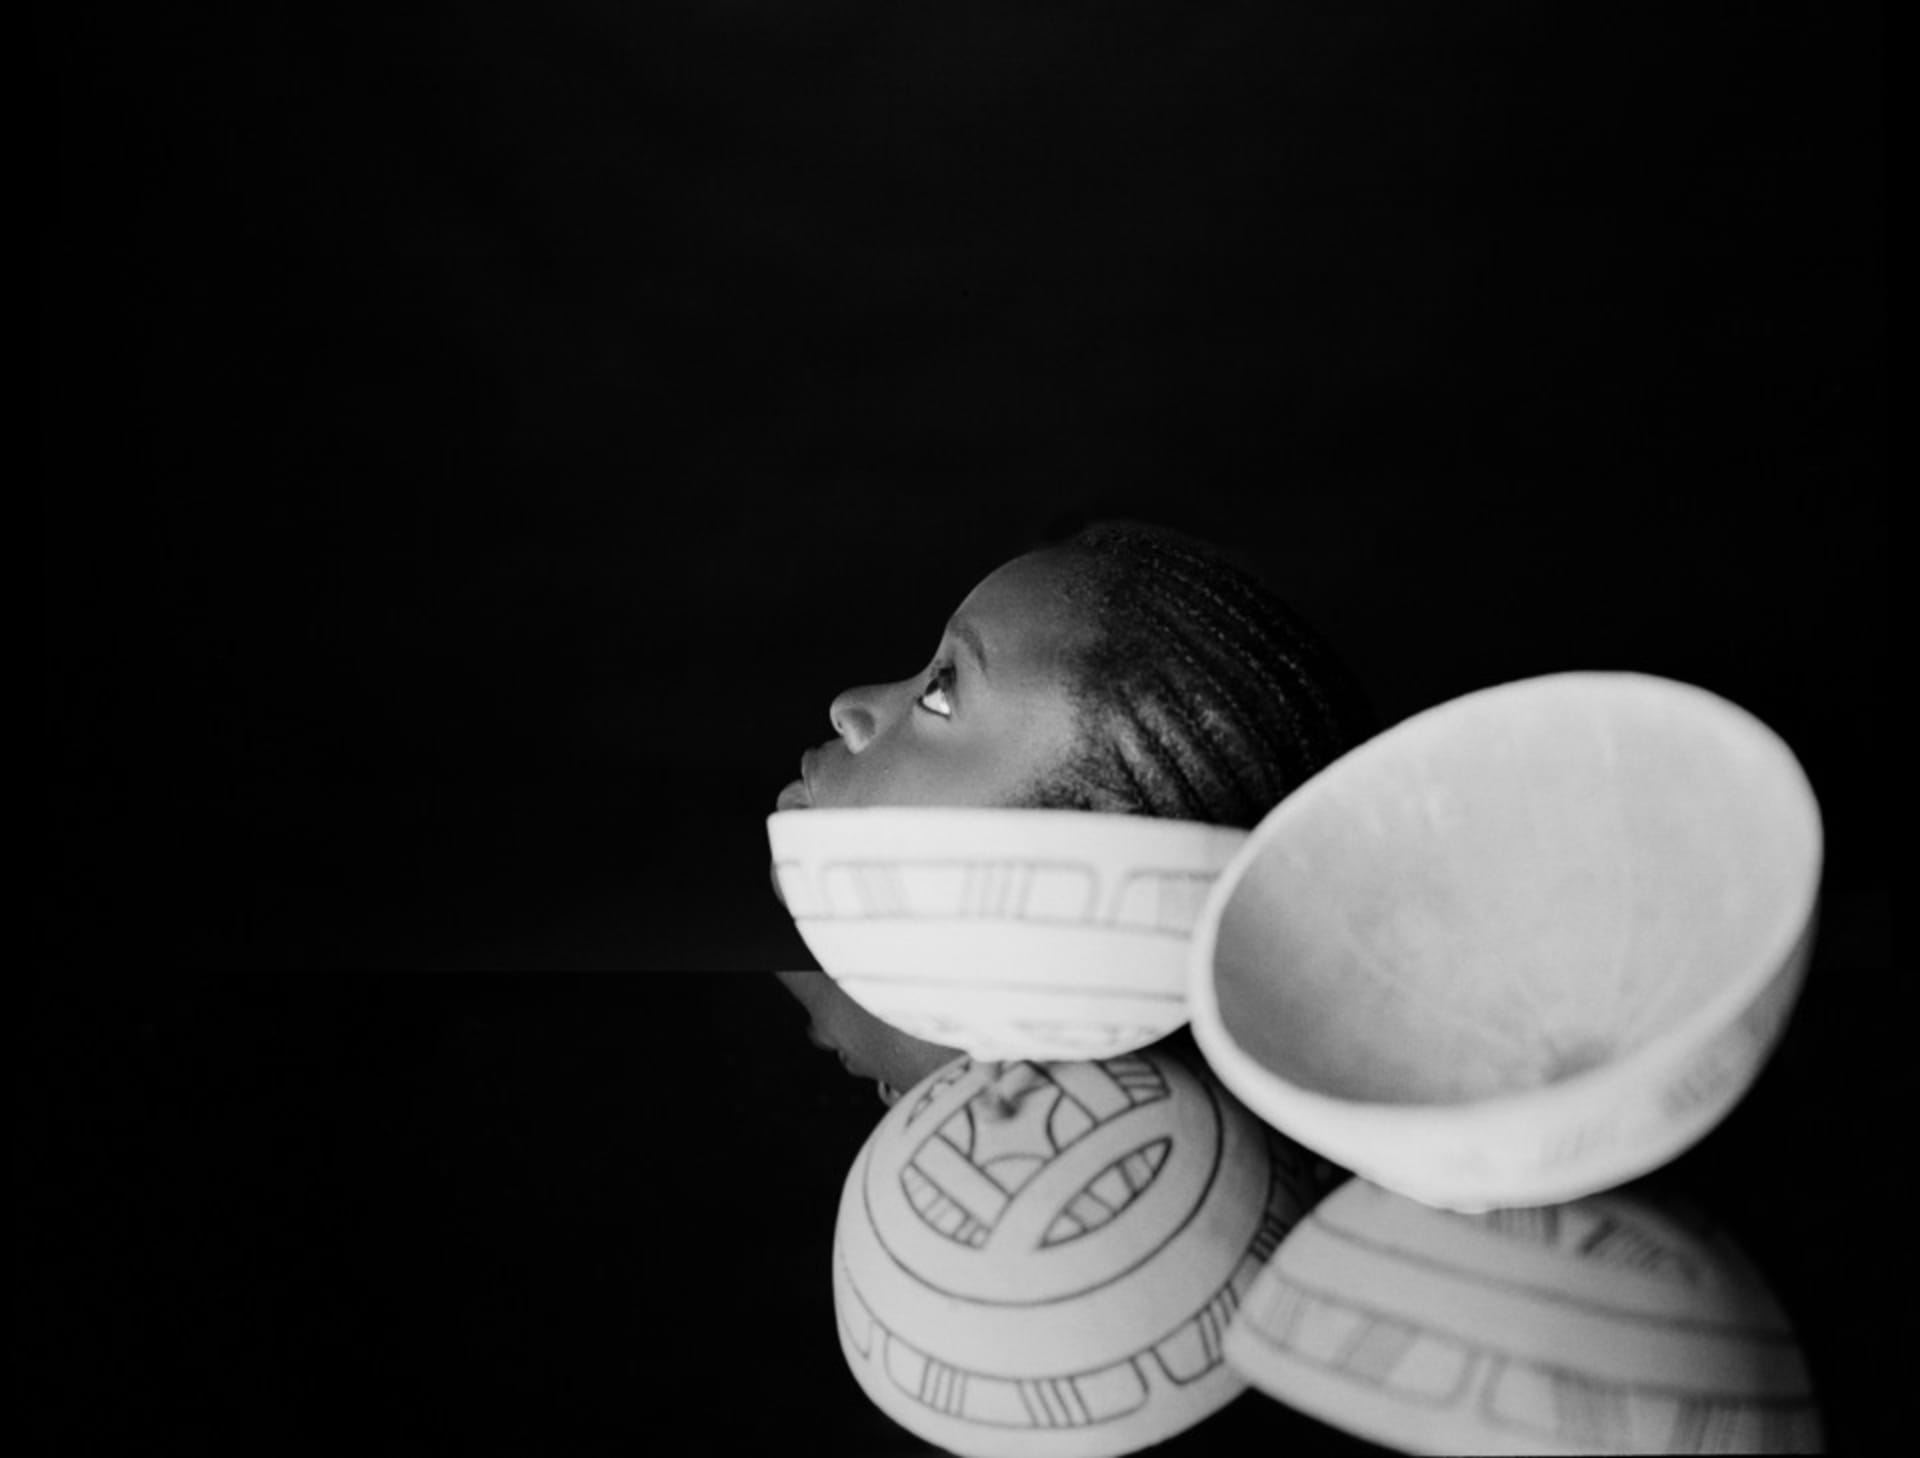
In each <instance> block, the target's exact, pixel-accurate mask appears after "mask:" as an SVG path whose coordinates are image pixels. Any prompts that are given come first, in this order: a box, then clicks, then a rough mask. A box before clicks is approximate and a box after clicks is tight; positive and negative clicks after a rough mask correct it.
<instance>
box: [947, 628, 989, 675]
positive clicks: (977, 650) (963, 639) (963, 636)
mask: <svg viewBox="0 0 1920 1458" xmlns="http://www.w3.org/2000/svg"><path fill="white" fill-rule="evenodd" d="M947 634H948V636H949V637H953V638H957V639H959V640H960V644H961V646H962V647H963V648H965V649H966V650H967V651H968V652H969V653H971V654H972V655H973V663H974V667H976V668H977V669H979V670H980V676H981V677H982V678H985V677H986V676H987V649H986V645H985V644H983V643H982V642H981V641H980V631H979V629H977V628H975V627H974V626H973V624H972V623H970V622H968V621H967V620H966V619H965V618H959V617H956V618H949V619H948V620H947Z"/></svg>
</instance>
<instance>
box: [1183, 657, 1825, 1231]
mask: <svg viewBox="0 0 1920 1458" xmlns="http://www.w3.org/2000/svg"><path fill="white" fill-rule="evenodd" d="M1820 862H1821V827H1820V816H1819V809H1818V806H1817V804H1816V802H1815V800H1814V796H1813V792H1812V789H1811V787H1810V786H1809V785H1808V783H1807V779H1806V776H1805V774H1804V773H1803V772H1802V770H1801V768H1800V765H1799V764H1798V762H1797V761H1796V760H1795V759H1794V757H1793V755H1792V753H1791V752H1790V751H1789V750H1788V748H1787V746H1786V745H1785V744H1784V743H1783V742H1782V741H1781V740H1780V739H1779V738H1778V736H1776V735H1775V734H1774V733H1773V732H1772V731H1771V730H1769V729H1768V728H1767V727H1766V726H1765V725H1764V724H1762V723H1761V722H1760V721H1759V720H1757V719H1755V718H1754V717H1753V716H1752V715H1750V714H1748V713H1747V712H1746V711H1744V710H1742V709H1740V708H1737V707H1736V706H1734V705H1733V704H1731V703H1728V702H1727V701H1726V700H1724V699H1721V698H1719V697H1717V696H1715V695H1713V694H1710V693H1708V692H1706V691H1705V690H1703V689H1699V688H1696V687H1693V686H1691V685H1688V684H1681V683H1675V682H1672V681H1670V680H1666V679H1659V678H1652V677H1648V676H1644V675H1638V674H1625V673H1573V674H1556V675H1552V676H1549V677H1545V678H1537V679H1529V680H1525V681H1523V682H1520V683H1513V684H1506V685H1503V686H1501V687H1498V688H1493V689H1488V690H1485V691H1483V692H1480V693H1475V694H1470V695H1468V696H1466V697H1464V698H1461V699H1456V700H1454V701H1452V702H1450V703H1447V704H1443V705H1441V706H1440V707H1439V708H1436V709H1433V710H1430V711H1428V712H1426V713H1423V714H1420V715H1417V716H1416V717H1414V718H1412V719H1409V720H1406V721H1405V722H1403V723H1401V724H1399V725H1397V726H1395V727H1394V728H1393V729H1391V730H1389V731H1387V732H1386V733H1384V734H1382V735H1380V736H1378V737H1376V738H1375V739H1373V740H1371V741H1369V742H1368V743H1366V744H1364V745H1362V746H1360V747H1359V748H1358V749H1356V750H1354V751H1352V752H1351V753H1350V754H1348V755H1346V756H1345V757H1343V758H1341V759H1340V760H1338V761H1336V762H1335V763H1334V764H1332V765H1330V766H1329V767H1328V768H1327V769H1325V770H1323V771H1322V772H1321V773H1320V774H1319V775H1317V776H1315V777H1314V778H1313V779H1312V780H1310V781H1308V783H1307V784H1305V785H1304V786H1302V787H1301V788H1300V789H1299V790H1298V791H1297V792H1295V793H1294V794H1293V795H1292V796H1290V797H1289V798H1288V799H1286V800H1284V801H1282V802H1281V803H1280V805H1278V806H1277V807H1276V808H1275V809H1274V810H1273V811H1272V812H1271V813H1270V814H1269V815H1268V817H1267V818H1266V820H1264V821H1263V822H1262V823H1261V824H1260V826H1259V827H1258V828H1257V829H1256V830H1255V831H1254V833H1253V835H1252V837H1251V839H1250V840H1249V842H1248V844H1247V846H1246V849H1245V851H1244V852H1243V853H1242V855H1241V856H1240V858H1239V859H1238V860H1237V861H1236V862H1235V864H1234V866H1233V867H1232V868H1231V869H1230V870H1229V871H1228V872H1227V873H1226V874H1225V875H1223V876H1222V877H1221V879H1220V881H1219V883H1218V884H1217V885H1216V886H1215V888H1214V891H1213V893H1212V896H1211V898H1210V900H1209V902H1208V905H1207V907H1206V909H1205V911H1204V912H1203V914H1202V917H1201V923H1200V926H1199V928H1198V929H1197V931H1196V933H1195V937H1194V943H1193V966H1192V973H1193V983H1192V994H1193V996H1192V1003H1193V1016H1194V1034H1195V1037H1196V1038H1197V1039H1198V1041H1199V1044H1200V1046H1201V1048H1202V1049H1203V1050H1204V1052H1205V1054H1206V1056H1207V1059H1208V1061H1209V1062H1210V1063H1211V1064H1212V1065H1213V1067H1214V1069H1215V1070H1216V1071H1217V1072H1218V1073H1219V1075H1220V1077H1221V1078H1222V1079H1223V1080H1224V1081H1225V1083H1226V1084H1227V1086H1228V1087H1229V1088H1231V1089H1233V1090H1234V1092H1235V1093H1237V1094H1238V1095H1239V1096H1240V1097H1241V1098H1242V1099H1244V1100H1245V1101H1246V1102H1247V1104H1248V1105H1249V1106H1250V1107H1251V1108H1252V1109H1253V1110H1254V1111H1255V1112H1256V1113H1258V1114H1259V1115H1260V1116H1261V1117H1262V1118H1264V1119H1267V1120H1268V1121H1270V1122H1271V1123H1272V1124H1273V1125H1274V1126H1275V1127H1276V1128H1279V1129H1281V1130H1283V1131H1285V1132H1286V1133H1289V1134H1291V1135H1292V1136H1293V1137H1294V1138H1296V1139H1298V1140H1300V1141H1301V1142H1302V1143H1305V1144H1307V1145H1309V1146H1311V1147H1313V1148H1315V1149H1318V1150H1319V1151H1320V1152H1322V1153H1323V1154H1325V1155H1326V1156H1327V1157H1328V1158H1329V1159H1332V1160H1334V1161H1336V1162H1338V1163H1340V1164H1343V1165H1345V1166H1346V1167H1347V1168H1349V1169H1352V1170H1354V1171H1355V1172H1357V1173H1360V1174H1363V1175H1365V1176H1366V1177H1367V1178H1369V1179H1371V1180H1373V1181H1374V1182H1376V1183H1378V1184H1381V1185H1384V1186H1386V1187H1387V1188H1389V1189H1393V1190H1397V1191H1399V1192H1400V1193H1402V1194H1405V1195H1409V1196H1411V1197H1413V1198H1414V1199H1416V1200H1422V1201H1426V1202H1428V1203H1430V1204H1434V1205H1440V1206H1449V1207H1452V1208H1455V1209H1461V1210H1484V1209H1488V1208H1492V1207H1495V1206H1513V1205H1536V1204H1547V1203H1551V1202H1555V1201H1562V1200H1570V1199H1574V1198H1576V1197H1578V1196H1580V1195H1584V1194H1588V1193H1591V1192H1593V1191H1596V1190H1602V1189H1606V1188H1608V1187H1609V1186H1612V1185H1616V1184H1620V1183H1622V1182H1623V1181H1625V1180H1628V1179H1631V1178H1633V1177H1634V1176H1636V1175H1639V1174H1642V1173H1645V1172H1646V1171H1647V1170H1649V1169H1652V1168H1654V1167H1655V1166H1657V1165H1659V1164H1662V1163H1664V1162H1665V1161H1667V1160H1668V1159H1671V1158H1672V1157H1673V1156H1674V1155H1675V1154H1677V1153H1679V1152H1680V1151H1681V1150H1683V1149H1685V1148H1686V1147H1687V1146H1688V1145H1690V1144H1692V1143H1693V1142H1694V1141H1695V1140H1697V1139H1699V1138H1700V1137H1701V1136H1702V1135H1703V1134H1705V1133H1706V1132H1707V1131H1708V1130H1709V1129H1711V1128H1712V1127H1713V1126H1714V1124H1716V1123H1717V1122H1718V1121H1719V1120H1720V1119H1721V1118H1722V1117H1723V1116H1724V1115H1725V1114H1726V1113H1727V1111H1728V1110H1729V1109H1730V1108H1732V1106H1733V1105H1734V1103H1735V1102H1736V1101H1737V1100H1738V1099H1739V1098H1740V1096H1741V1095H1742V1094H1743V1093H1744V1092H1745V1090H1746V1089H1747V1087H1748V1086H1749V1085H1750V1084H1751V1082H1752V1081H1753V1079H1754V1077H1755V1075H1756V1074H1757V1072H1758V1070H1759V1068H1760V1066H1761V1064H1762V1062H1763V1061H1764V1060H1765V1058H1766V1056H1767V1054H1768V1053H1769V1052H1770V1051H1771V1049H1772V1047H1773V1044H1774V1042H1775V1041H1776V1040H1777V1038H1778V1036H1779V1033H1780V1030H1781V1028H1782V1027H1783V1025H1784V1024H1785V1022H1786V1018H1787V1015H1788V1013H1789V1011H1790V1009H1791V1007H1792V1005H1793V1001H1794V998H1795V996H1796V995H1797V993H1798V990H1799V987H1800V983H1801V980H1802V977H1803V974H1804V972H1805V970H1806V965H1807V959H1808V957H1809V955H1810V951H1811V946H1812V940H1813V925H1814V911H1815V899H1816V894H1817V889H1818V882H1819V873H1820Z"/></svg>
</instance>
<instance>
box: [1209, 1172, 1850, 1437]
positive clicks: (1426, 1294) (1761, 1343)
mask: <svg viewBox="0 0 1920 1458" xmlns="http://www.w3.org/2000/svg"><path fill="white" fill-rule="evenodd" d="M1226 1351H1227V1359H1228V1361H1229V1362H1230V1363H1232V1364H1233V1366H1234V1367H1235V1369H1236V1370H1238V1371H1239V1372H1240V1373H1242V1374H1243V1375H1244V1376H1245V1377H1246V1378H1247V1379H1248V1380H1249V1381H1250V1382H1251V1383H1253V1384H1254V1385H1255V1386H1256V1387H1258V1388H1259V1389H1260V1390H1261V1391H1263V1392H1265V1393H1267V1394H1268V1395H1269V1396H1271V1397H1274V1398H1277V1399H1278V1400H1280V1401H1281V1402H1284V1403H1286V1404H1287V1405H1288V1406H1290V1407H1293V1408H1297V1409H1298V1410H1300V1411H1302V1412H1306V1413H1309V1414H1311V1415H1313V1416H1314V1417H1317V1418H1320V1419H1321V1420H1323V1421H1325V1422H1328V1423H1331V1424H1333V1425H1334V1426H1336V1427H1339V1428H1343V1429H1345V1430H1346V1431H1348V1432H1351V1433H1354V1434H1357V1435H1358V1436H1360V1437H1363V1438H1367V1439H1369V1440H1371V1441H1373V1442H1377V1443H1384V1444H1387V1445H1389V1446H1391V1447H1395V1448H1400V1449H1403V1450H1406V1451H1409V1452H1415V1453H1698V1452H1711V1453H1817V1452H1819V1451H1820V1450H1821V1441H1822V1436H1821V1423H1820V1417H1819V1411H1818V1408H1817V1406H1816V1404H1815V1401H1814V1395H1813V1389H1812V1386H1811V1383H1810V1379H1809V1377H1808V1372H1807V1366H1806V1362H1805V1360H1804V1358H1803V1356H1802V1354H1801V1350H1800V1347H1799V1344H1798V1342H1797V1341H1796V1340H1795V1338H1794V1335H1793V1332H1792V1329H1791V1327H1790V1325H1789V1324H1788V1320H1787V1317H1786V1315H1785V1314H1784V1313H1783V1312H1782V1310H1781V1309H1780V1306H1779V1304H1778V1303H1777V1302H1776V1301H1775V1299H1774V1297H1773V1295H1772V1293H1771V1292H1769V1291H1768V1290H1767V1287H1766V1284H1765V1282H1764V1281H1763V1279H1762V1278H1761V1276H1760V1274H1759V1273H1758V1272H1757V1271H1756V1270H1755V1269H1754V1268H1753V1266H1752V1265H1751V1263H1750V1262H1749V1261H1748V1260H1747V1259H1746V1258H1745V1256H1744V1255H1743V1254H1742V1253H1741V1252H1740V1251H1739V1250H1738V1248H1737V1247H1735V1246H1734V1245H1733V1244H1732V1243H1731V1242H1730V1241H1729V1240H1727V1239H1726V1237H1725V1236H1724V1235H1720V1234H1716V1233H1714V1232H1713V1231H1711V1230H1710V1229H1708V1228H1705V1227H1704V1225H1703V1222H1700V1221H1698V1220H1697V1218H1694V1217H1679V1218H1677V1217H1676V1215H1675V1214H1674V1213H1672V1212H1669V1211H1668V1210H1665V1209H1663V1208H1662V1207H1661V1206H1659V1205H1658V1204H1655V1203H1653V1202H1651V1201H1649V1200H1647V1199H1645V1198H1644V1197H1640V1196H1635V1195H1628V1194H1624V1193H1614V1194H1607V1195H1596V1196H1591V1197H1589V1198H1588V1199H1585V1200H1580V1201H1576V1202H1574V1203H1572V1204H1568V1205H1559V1206H1545V1207H1540V1208H1533V1209H1524V1210H1500V1211H1494V1212H1491V1213H1489V1214H1481V1215H1464V1214H1459V1213H1455V1212H1451V1211H1442V1210H1435V1209H1432V1208H1431V1207H1428V1206H1425V1205H1420V1204H1417V1203H1415V1202H1414V1201H1411V1200H1407V1199H1405V1198H1403V1197H1401V1196H1398V1195H1394V1194H1391V1193H1389V1192H1387V1191H1385V1190H1382V1189H1380V1188H1379V1187H1378V1186H1375V1185H1371V1184H1368V1183H1366V1182H1365V1181H1362V1180H1354V1181H1351V1182H1350V1183H1348V1184H1347V1185H1345V1186H1343V1187H1341V1188H1340V1189H1339V1190H1337V1191H1335V1192H1334V1193H1333V1194H1332V1195H1330V1196H1328V1197H1327V1198H1326V1199H1325V1200H1324V1201H1322V1202H1321V1203H1320V1204H1319V1206H1317V1207H1316V1208H1315V1210H1314V1211H1313V1213H1312V1214H1311V1215H1309V1216H1308V1217H1307V1218H1306V1219H1305V1220H1303V1221H1302V1222H1300V1224H1299V1225H1298V1226H1297V1227H1296V1228H1295V1229H1294V1230H1293V1232H1292V1233H1291V1234H1289V1235H1288V1236H1287V1238H1286V1239H1285V1240H1284V1241H1282V1242H1281V1246H1280V1251H1279V1253H1278V1254H1277V1255H1276V1256H1275V1257H1274V1259H1273V1260H1272V1261H1271V1262H1270V1263H1269V1264H1268V1265H1267V1267H1266V1268H1265V1269H1264V1270H1263V1271H1262V1272H1261V1274H1260V1277H1259V1279H1258V1280H1257V1281H1256V1282H1255V1283H1254V1288H1253V1290H1252V1292H1251V1293H1250V1294H1249V1295H1248V1298H1247V1300H1246V1302H1245V1304H1244V1305H1243V1307H1242V1309H1241V1311H1240V1313H1239V1315H1238V1316H1237V1317H1236V1318H1235V1320H1234V1324H1233V1327H1232V1329H1231V1330H1230V1332H1229V1333H1228V1336H1227V1344H1226Z"/></svg>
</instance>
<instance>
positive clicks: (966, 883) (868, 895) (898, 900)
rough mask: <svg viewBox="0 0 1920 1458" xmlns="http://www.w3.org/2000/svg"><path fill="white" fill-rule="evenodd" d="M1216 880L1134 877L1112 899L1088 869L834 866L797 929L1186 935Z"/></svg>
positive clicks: (972, 863) (1051, 865)
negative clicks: (998, 924) (1003, 924)
mask: <svg viewBox="0 0 1920 1458" xmlns="http://www.w3.org/2000/svg"><path fill="white" fill-rule="evenodd" d="M1218 878H1219V873H1218V872H1215V871H1194V870H1188V869H1155V868H1135V869H1133V870H1129V871H1128V872H1126V873H1125V875H1123V876H1121V877H1120V878H1119V879H1118V882H1117V884H1116V885H1115V886H1114V887H1113V889H1112V891H1111V893H1108V892H1107V890H1106V888H1105V887H1104V886H1103V884H1102V876H1101V872H1100V868H1099V867H1098V866H1096V865H1094V864H1093V863H1091V862H1086V861H1070V860H1034V859H1025V858H1017V857H1008V858H1002V859H996V860H977V859H975V860H951V859H924V860H902V859H897V858H896V859H888V860H874V861H867V860H835V861H828V862H826V863H825V864H824V865H822V866H821V868H820V888H821V892H822V895H821V897H820V899H819V901H818V902H817V903H813V902H811V900H810V899H809V900H805V901H803V902H802V903H801V905H802V906H803V907H804V911H799V910H796V915H798V916H800V917H801V919H803V920H822V921H830V920H861V921H879V920H888V921H897V920H920V919H933V920H950V919H977V920H988V921H1014V922H1035V923H1055V924H1065V925H1099V926H1107V927H1111V928H1116V929H1118V928H1125V929H1127V930H1131V931H1138V932H1143V933H1147V934H1150V935H1157V936H1174V937H1185V936H1188V935H1189V934H1190V933H1191V932H1192V931H1193V928H1194V925H1195V924H1196V922H1197V921H1198V920H1199V915H1200V909H1201V907H1202V906H1204V905H1205V903H1206V899H1207V893H1208V892H1209V891H1211V890H1212V888H1213V883H1214V882H1215V881H1216V880H1217V879H1218Z"/></svg>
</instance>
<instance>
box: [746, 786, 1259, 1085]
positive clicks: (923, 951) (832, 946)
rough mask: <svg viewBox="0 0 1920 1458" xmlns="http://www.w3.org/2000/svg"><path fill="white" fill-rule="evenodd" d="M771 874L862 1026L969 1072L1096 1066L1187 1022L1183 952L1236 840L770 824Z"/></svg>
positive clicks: (1110, 830) (1063, 822)
mask: <svg viewBox="0 0 1920 1458" xmlns="http://www.w3.org/2000/svg"><path fill="white" fill-rule="evenodd" d="M767 834H768V840H769V842H770V843H771V845H772V849H773V859H774V874H775V876H776V877H777V878H778V880H779V884H780V892H781V896H782V897H783V899H784V900H785V901H786V905H787V910H788V911H789V912H790V913H791V914H792V916H793V919H794V924H795V926H796V927H797V928H798V929H799V932H800V936H801V938H802V939H803V940H804V941H805V942H806V944H807V947H808V949H809V950H810V951H812V953H813V955H814V956H815V957H816V958H818V959H819V962H820V966H821V968H822V970H824V971H825V972H826V973H827V974H828V975H829V976H831V977H833V978H834V979H835V980H836V981H837V982H838V983H839V984H840V986H841V987H843V988H844V989H845V990H846V992H847V993H848V994H849V995H850V996H851V997H852V998H853V999H854V1000H855V1001H856V1002H858V1003H860V1004H861V1005H862V1006H863V1007H865V1008H866V1009H867V1010H868V1011H869V1012H871V1013H873V1014H875V1015H876V1016H878V1017H880V1018H882V1019H884V1020H885V1021H887V1022H889V1023H891V1024H893V1025H894V1026H895V1027H897V1028H900V1029H901V1030H903V1031H904V1032H908V1033H911V1034H914V1035H915V1036H917V1037H921V1038H925V1039H927V1040H928V1041H930V1042H934V1043H942V1044H945V1045H947V1046H949V1047H953V1048H960V1049H963V1050H964V1051H966V1052H968V1053H970V1054H972V1055H973V1056H975V1057H977V1058H980V1059H982V1060H985V1061H1004V1060H1013V1059H1022V1058H1034V1059H1080V1058H1098V1057H1106V1056H1109V1055H1111V1054H1114V1053H1121V1052H1126V1051H1128V1050H1130V1049H1134V1048H1141V1047H1145V1046H1146V1045H1147V1044H1149V1043H1152V1042H1155V1041H1157V1040H1158V1039H1160V1038H1162V1037H1165V1036H1166V1035H1167V1034H1168V1033H1170V1032H1173V1031H1174V1030H1175V1029H1177V1028H1179V1027H1181V1026H1183V1025H1184V1024H1185V1023H1186V1021H1187V943H1188V940H1189V938H1190V937H1191V935H1192V931H1193V926H1194V921H1195V919H1196V917H1197V916H1198V915H1199V911H1200V907H1201V905H1202V904H1203V903H1204V902H1205V900H1206V896H1207V893H1208V892H1209V891H1210V890H1211V889H1212V887H1213V883H1214V881H1215V879H1216V878H1217V877H1218V876H1219V874H1220V872H1221V871H1222V870H1223V869H1224V868H1225V867H1226V865H1227V864H1228V862H1229V861H1231V860H1232V858H1233V855H1234V853H1235V852H1236V851H1238V850H1239V849H1240V848H1241V847H1242V846H1243V845H1245V844H1246V840H1247V834H1246V832H1245V831H1243V830H1232V829H1227V828H1223V827H1221V826H1216V825H1198V824H1192V823H1189V822H1186V821H1177V820H1150V819H1146V818H1143V817H1140V816H1134V815H1101V814H1091V813H1085V812H1081V811H1072V810H982V809H949V808H938V809H925V808H913V809H907V808H875V809H860V810H786V811H780V812H777V813H775V814H773V815H771V816H769V817H768V819H767Z"/></svg>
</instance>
